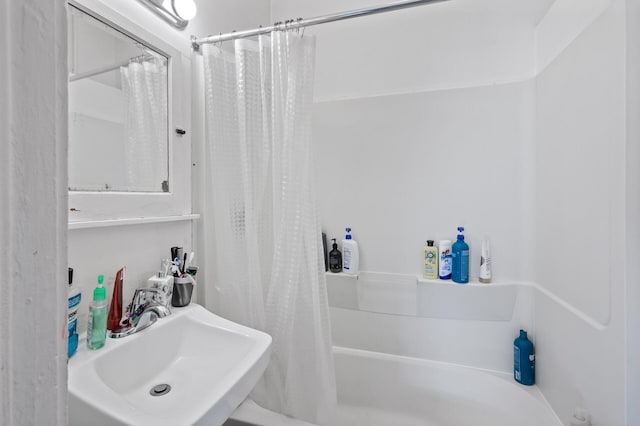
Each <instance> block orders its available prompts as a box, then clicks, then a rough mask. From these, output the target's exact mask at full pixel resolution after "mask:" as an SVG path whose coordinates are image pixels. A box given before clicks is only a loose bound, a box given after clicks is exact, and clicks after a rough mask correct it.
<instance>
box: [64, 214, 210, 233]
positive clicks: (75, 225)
mask: <svg viewBox="0 0 640 426" xmlns="http://www.w3.org/2000/svg"><path fill="white" fill-rule="evenodd" d="M198 219H200V215H199V214H185V215H180V216H157V217H134V218H127V219H107V220H88V221H79V222H69V228H68V229H69V230H73V229H89V228H107V227H111V226H125V225H144V224H149V223H167V222H184V221H189V220H198Z"/></svg>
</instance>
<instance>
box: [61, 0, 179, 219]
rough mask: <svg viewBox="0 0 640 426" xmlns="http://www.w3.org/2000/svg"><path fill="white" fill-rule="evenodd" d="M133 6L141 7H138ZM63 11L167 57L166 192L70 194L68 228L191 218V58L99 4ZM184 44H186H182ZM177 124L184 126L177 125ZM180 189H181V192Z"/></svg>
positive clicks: (87, 2)
mask: <svg viewBox="0 0 640 426" xmlns="http://www.w3.org/2000/svg"><path fill="white" fill-rule="evenodd" d="M132 3H133V4H135V5H137V6H139V3H137V2H132ZM67 7H68V8H72V7H73V8H75V9H78V10H80V11H81V12H83V13H86V14H88V15H90V16H92V17H93V18H95V19H97V20H99V21H101V22H103V23H104V24H106V25H108V26H110V27H112V28H114V29H115V30H117V31H119V32H121V33H123V34H125V35H127V36H128V37H131V38H132V39H133V40H136V41H138V42H140V43H142V44H144V45H147V46H149V47H150V48H152V49H154V50H155V51H157V52H159V53H161V54H163V55H165V56H166V57H167V58H168V61H167V68H168V69H167V75H168V80H169V84H168V88H167V96H168V103H167V111H168V129H169V132H168V136H169V137H168V144H169V146H168V153H169V162H168V165H169V192H107V191H104V192H102V191H101V192H91V191H69V223H70V224H71V223H77V222H94V221H105V220H119V219H132V218H153V217H175V216H185V215H189V214H190V213H191V136H190V132H189V130H190V126H189V124H190V120H189V117H190V112H191V108H190V99H189V97H188V96H184V95H183V94H184V93H189V90H190V87H191V84H190V83H191V81H190V76H191V59H190V57H188V56H187V55H185V54H184V52H181V51H180V50H178V49H177V48H176V47H174V46H172V45H170V44H168V43H167V42H165V41H163V40H162V39H160V38H159V37H158V36H157V35H155V34H153V33H151V32H150V31H148V30H147V29H145V28H143V27H141V26H140V25H138V24H136V23H134V22H132V21H131V20H129V19H128V18H126V17H124V16H123V15H121V14H120V13H118V12H116V11H115V10H113V9H111V8H109V7H108V6H107V5H106V4H105V3H103V2H101V1H98V0H68V1H67ZM140 7H142V6H140ZM68 10H69V11H70V10H71V9H68ZM68 16H70V12H69V13H68ZM185 43H187V41H186V40H185ZM178 123H184V124H180V125H178ZM177 127H179V128H182V129H187V133H186V134H185V135H178V134H177V133H176V132H175V129H176V128H177ZM181 188H183V189H184V190H180V189H181Z"/></svg>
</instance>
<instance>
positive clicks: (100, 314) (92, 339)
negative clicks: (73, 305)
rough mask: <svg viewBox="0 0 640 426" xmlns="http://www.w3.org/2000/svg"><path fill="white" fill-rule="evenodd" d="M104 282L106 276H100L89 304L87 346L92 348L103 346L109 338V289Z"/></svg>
mask: <svg viewBox="0 0 640 426" xmlns="http://www.w3.org/2000/svg"><path fill="white" fill-rule="evenodd" d="M103 282H104V276H103V275H100V276H98V286H97V287H96V288H95V289H94V290H93V302H91V305H90V306H89V325H88V327H87V347H88V348H89V349H91V350H95V349H100V348H101V347H103V346H104V342H105V340H106V339H107V300H106V299H107V291H106V290H105V288H104V286H103V285H102V283H103Z"/></svg>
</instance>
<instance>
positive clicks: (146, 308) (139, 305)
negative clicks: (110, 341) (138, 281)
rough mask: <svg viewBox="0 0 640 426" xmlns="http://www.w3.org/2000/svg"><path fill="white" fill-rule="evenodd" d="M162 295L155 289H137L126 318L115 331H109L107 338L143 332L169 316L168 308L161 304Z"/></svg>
mask: <svg viewBox="0 0 640 426" xmlns="http://www.w3.org/2000/svg"><path fill="white" fill-rule="evenodd" d="M160 300H163V293H162V291H161V290H159V289H155V288H139V289H137V290H136V291H135V293H134V294H133V300H131V303H130V304H129V307H128V308H127V312H126V318H125V319H124V320H123V321H122V322H121V326H120V327H118V328H117V329H116V330H111V332H110V333H109V337H111V338H114V339H117V338H120V337H125V336H129V335H130V334H133V333H137V332H138V331H140V330H144V329H145V328H147V327H149V326H150V325H151V324H153V323H154V322H156V321H157V320H158V318H164V317H166V316H167V315H171V311H170V310H169V307H168V306H166V305H164V304H162V303H161V302H160Z"/></svg>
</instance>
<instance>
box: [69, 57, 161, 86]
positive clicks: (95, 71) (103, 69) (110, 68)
mask: <svg viewBox="0 0 640 426" xmlns="http://www.w3.org/2000/svg"><path fill="white" fill-rule="evenodd" d="M153 58H154V56H152V55H139V56H135V57H133V58H129V59H125V60H123V61H121V62H118V63H117V64H113V65H105V66H103V67H100V68H96V69H93V70H91V71H86V72H80V73H78V74H71V75H70V76H69V81H76V80H82V79H83V78H87V77H93V76H95V75H99V74H104V73H105V72H109V71H113V70H117V69H118V68H120V67H123V66H125V65H128V64H130V63H131V62H142V61H148V60H149V59H153Z"/></svg>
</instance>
